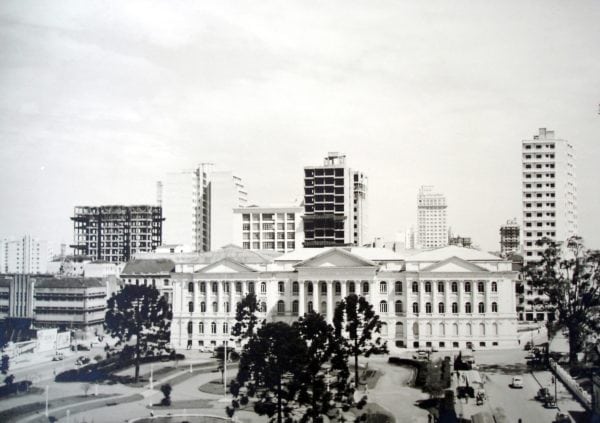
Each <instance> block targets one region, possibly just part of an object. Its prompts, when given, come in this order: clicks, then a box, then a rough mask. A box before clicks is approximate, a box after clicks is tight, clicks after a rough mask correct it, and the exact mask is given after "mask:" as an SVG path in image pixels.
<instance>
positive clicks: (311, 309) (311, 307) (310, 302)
mask: <svg viewBox="0 0 600 423" xmlns="http://www.w3.org/2000/svg"><path fill="white" fill-rule="evenodd" d="M306 308H307V309H308V312H309V313H312V312H313V311H315V310H314V309H313V302H312V301H309V302H308V304H306Z"/></svg>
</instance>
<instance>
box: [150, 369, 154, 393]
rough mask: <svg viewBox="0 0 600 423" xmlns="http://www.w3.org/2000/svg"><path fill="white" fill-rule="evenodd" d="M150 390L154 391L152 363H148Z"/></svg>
mask: <svg viewBox="0 0 600 423" xmlns="http://www.w3.org/2000/svg"><path fill="white" fill-rule="evenodd" d="M150 389H154V363H150Z"/></svg>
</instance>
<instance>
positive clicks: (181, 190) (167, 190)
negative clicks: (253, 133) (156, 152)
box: [162, 163, 248, 251]
mask: <svg viewBox="0 0 600 423" xmlns="http://www.w3.org/2000/svg"><path fill="white" fill-rule="evenodd" d="M247 196H248V194H247V193H246V191H245V190H244V185H243V183H242V180H241V178H239V177H237V176H235V175H234V174H233V173H232V172H215V171H212V165H211V164H206V163H205V164H201V165H200V166H199V167H197V168H196V169H192V170H185V171H181V172H172V173H168V174H167V178H166V182H165V184H164V185H163V196H162V203H163V209H164V216H165V218H166V221H165V237H164V240H165V243H167V244H183V245H188V246H190V247H191V248H193V249H194V250H195V251H210V250H213V249H217V248H220V247H222V246H223V245H227V244H230V243H232V242H233V239H234V234H235V228H234V219H233V209H234V208H236V207H243V206H245V205H246V202H247ZM221 244H222V245H221Z"/></svg>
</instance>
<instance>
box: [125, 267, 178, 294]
mask: <svg viewBox="0 0 600 423" xmlns="http://www.w3.org/2000/svg"><path fill="white" fill-rule="evenodd" d="M174 271H175V262H174V261H173V260H171V259H168V258H154V259H153V258H148V259H134V260H132V261H130V262H128V263H127V264H126V265H125V268H124V269H123V271H122V272H121V280H122V281H123V282H124V283H125V284H133V285H152V286H154V287H155V288H157V289H158V290H159V291H160V293H161V294H162V295H163V296H164V297H165V298H166V299H167V302H169V304H170V303H171V301H172V299H173V287H172V286H171V273H172V272H174Z"/></svg>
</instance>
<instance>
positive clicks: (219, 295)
mask: <svg viewBox="0 0 600 423" xmlns="http://www.w3.org/2000/svg"><path fill="white" fill-rule="evenodd" d="M223 283H224V282H223V281H217V310H218V312H221V311H224V310H223Z"/></svg>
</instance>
